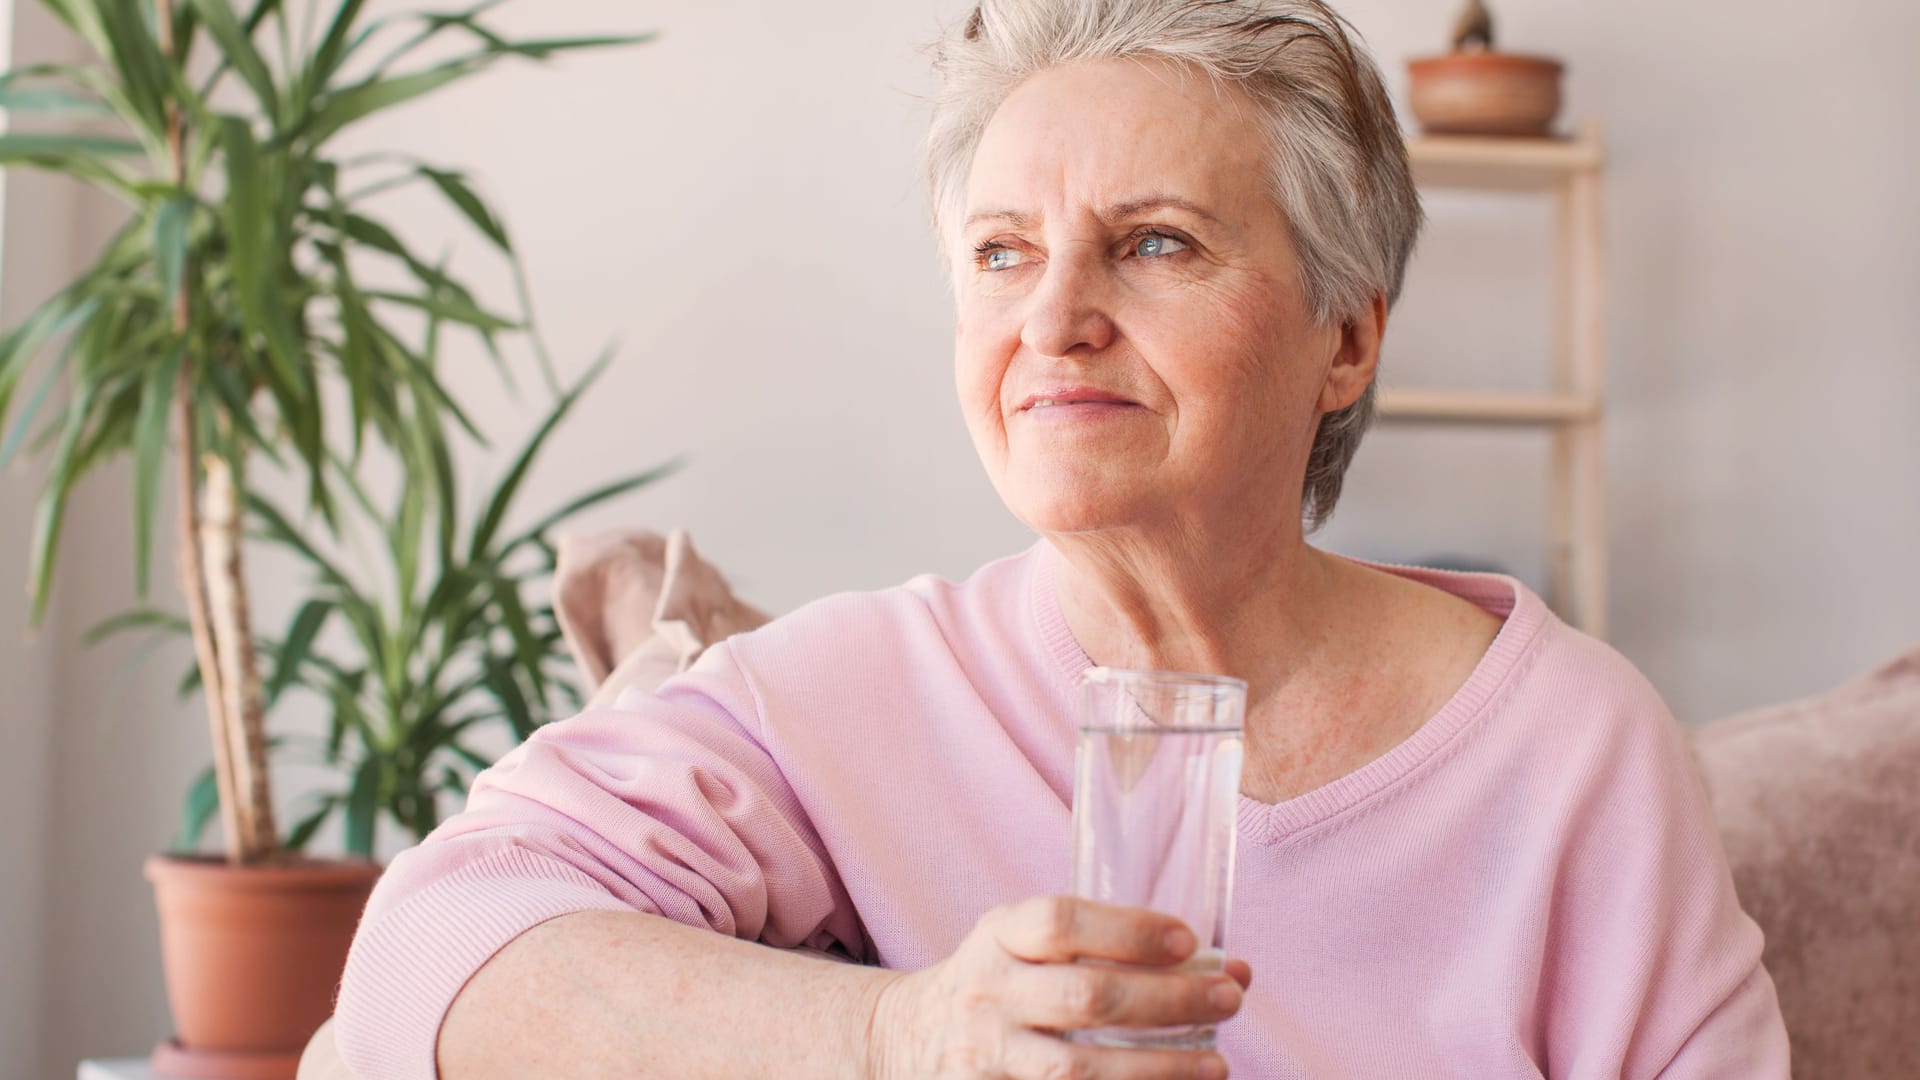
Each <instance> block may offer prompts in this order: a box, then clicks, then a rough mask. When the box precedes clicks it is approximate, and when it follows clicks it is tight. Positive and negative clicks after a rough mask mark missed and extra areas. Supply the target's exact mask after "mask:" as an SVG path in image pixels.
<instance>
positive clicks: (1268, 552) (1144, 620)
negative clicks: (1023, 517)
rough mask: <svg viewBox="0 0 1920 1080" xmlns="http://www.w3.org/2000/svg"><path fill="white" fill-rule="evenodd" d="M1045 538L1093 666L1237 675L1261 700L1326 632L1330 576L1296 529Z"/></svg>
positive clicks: (1330, 565) (1323, 558) (1326, 560)
mask: <svg viewBox="0 0 1920 1080" xmlns="http://www.w3.org/2000/svg"><path fill="white" fill-rule="evenodd" d="M1048 540H1049V541H1050V542H1051V543H1052V545H1053V547H1054V548H1055V550H1057V551H1058V552H1059V553H1060V555H1061V566H1060V572H1059V575H1058V589H1059V600H1060V610H1061V613H1062V614H1063V615H1064V616H1065V618H1066V620H1067V626H1068V627H1069V628H1070V629H1071V630H1072V631H1073V634H1074V637H1075V638H1076V639H1078V640H1079V642H1080V644H1081V647H1082V648H1084V649H1085V650H1086V652H1087V655H1088V657H1089V658H1091V659H1092V660H1093V662H1094V663H1096V664H1101V665H1104V666H1108V667H1130V668H1157V669H1163V670H1174V671H1202V672H1210V673H1214V674H1222V675H1234V676H1237V677H1239V678H1242V679H1245V680H1247V682H1248V683H1249V684H1250V690H1251V692H1252V697H1254V698H1256V699H1258V698H1260V697H1263V696H1264V695H1265V693H1266V692H1268V691H1271V690H1273V689H1276V688H1277V687H1279V686H1280V685H1282V684H1284V683H1285V682H1286V681H1287V679H1288V678H1289V676H1290V675H1291V673H1292V671H1294V670H1296V669H1298V667H1299V666H1300V665H1302V664H1304V663H1307V662H1308V661H1309V660H1310V659H1311V657H1312V656H1313V655H1314V654H1315V652H1316V651H1317V650H1318V648H1319V647H1320V646H1321V645H1323V644H1324V643H1325V640H1326V638H1327V636H1328V634H1327V631H1328V630H1329V629H1330V623H1329V618H1328V616H1329V615H1330V614H1331V611H1332V609H1333V605H1331V604H1329V603H1328V602H1327V601H1328V598H1329V597H1330V595H1331V594H1332V592H1333V591H1334V589H1335V587H1336V585H1335V580H1334V579H1335V576H1336V574H1337V569H1336V567H1335V565H1334V560H1332V559H1331V558H1330V557H1329V556H1327V555H1324V554H1322V553H1321V552H1319V551H1316V550H1315V549H1313V548H1311V547H1309V546H1308V545H1307V544H1306V541H1305V539H1304V537H1303V536H1302V534H1301V532H1300V529H1299V526H1298V524H1297V523H1293V525H1292V528H1291V529H1289V528H1287V527H1286V526H1285V525H1281V526H1276V527H1275V528H1273V529H1272V530H1270V531H1269V532H1267V533H1266V534H1264V535H1258V536H1253V537H1249V535H1248V534H1247V533H1246V532H1245V531H1244V530H1243V531H1239V532H1237V534H1236V535H1235V537H1234V538H1233V539H1232V540H1231V541H1228V540H1225V539H1219V540H1216V539H1214V538H1211V537H1208V536H1207V535H1205V534H1203V533H1200V532H1198V531H1195V530H1187V529H1177V528H1176V529H1167V530H1163V531H1161V532H1160V533H1159V534H1158V535H1152V534H1148V533H1146V532H1145V531H1144V530H1124V531H1123V530H1111V531H1104V532H1098V533H1071V534H1059V535H1050V536H1049V537H1048Z"/></svg>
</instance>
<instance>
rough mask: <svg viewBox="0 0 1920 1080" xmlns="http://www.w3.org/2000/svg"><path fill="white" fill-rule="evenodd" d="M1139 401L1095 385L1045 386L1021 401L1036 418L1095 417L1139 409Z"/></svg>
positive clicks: (1021, 408)
mask: <svg viewBox="0 0 1920 1080" xmlns="http://www.w3.org/2000/svg"><path fill="white" fill-rule="evenodd" d="M1139 407H1140V406H1139V403H1138V402H1134V401H1129V400H1128V399H1126V398H1123V397H1121V396H1120V395H1118V394H1113V393H1108V392H1107V391H1105V390H1095V389H1093V388H1092V387H1084V386H1073V387H1061V388H1058V389H1049V390H1042V391H1040V392H1038V393H1034V394H1029V395H1028V396H1027V399H1026V400H1025V401H1023V402H1021V403H1020V410H1019V411H1021V412H1023V413H1026V414H1027V415H1029V416H1032V417H1035V418H1047V419H1062V420H1065V419H1073V418H1076V417H1095V416H1103V415H1106V414H1109V413H1114V412H1119V411H1122V410H1126V409H1137V408H1139Z"/></svg>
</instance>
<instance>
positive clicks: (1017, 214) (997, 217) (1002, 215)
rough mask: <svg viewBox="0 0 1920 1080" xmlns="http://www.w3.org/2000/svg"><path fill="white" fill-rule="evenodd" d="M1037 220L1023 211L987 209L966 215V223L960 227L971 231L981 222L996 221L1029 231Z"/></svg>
mask: <svg viewBox="0 0 1920 1080" xmlns="http://www.w3.org/2000/svg"><path fill="white" fill-rule="evenodd" d="M1039 220H1040V219H1039V218H1038V217H1037V216H1035V215H1033V214H1029V213H1027V212H1026V211H1024V210H1006V209H1002V208H999V207H988V208H987V209H985V210H975V211H974V212H973V213H971V214H968V215H967V220H966V223H965V224H964V225H963V226H962V227H963V228H968V229H971V228H973V227H974V226H975V225H978V224H980V223H981V222H983V221H998V222H1001V223H1002V224H1005V225H1008V226H1010V227H1012V228H1015V229H1031V228H1033V227H1034V225H1035V224H1037V223H1038V222H1039Z"/></svg>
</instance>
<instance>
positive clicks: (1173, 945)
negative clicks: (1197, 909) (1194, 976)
mask: <svg viewBox="0 0 1920 1080" xmlns="http://www.w3.org/2000/svg"><path fill="white" fill-rule="evenodd" d="M1166 942H1167V951H1168V952H1170V953H1172V954H1173V955H1174V956H1176V957H1180V958H1183V959H1184V958H1185V957H1186V955H1187V954H1188V953H1190V952H1192V951H1193V946H1194V940H1193V931H1191V930H1189V929H1187V928H1186V927H1184V926H1176V927H1174V928H1173V929H1171V930H1169V931H1167V937H1166Z"/></svg>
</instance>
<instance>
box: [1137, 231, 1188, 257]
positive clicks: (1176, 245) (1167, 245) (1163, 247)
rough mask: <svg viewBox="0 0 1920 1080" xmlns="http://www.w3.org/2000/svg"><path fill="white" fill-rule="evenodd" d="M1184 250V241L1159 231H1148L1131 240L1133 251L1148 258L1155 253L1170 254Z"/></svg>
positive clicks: (1185, 248) (1185, 247)
mask: <svg viewBox="0 0 1920 1080" xmlns="http://www.w3.org/2000/svg"><path fill="white" fill-rule="evenodd" d="M1185 250H1187V245H1186V244H1185V243H1184V242H1182V241H1179V240H1175V239H1174V238H1173V237H1171V236H1163V235H1161V234H1160V233H1148V234H1147V235H1145V236H1143V237H1141V238H1140V239H1138V240H1136V241H1134V242H1133V253H1134V254H1135V255H1139V256H1143V257H1145V258H1149V259H1150V258H1153V257H1154V256H1155V255H1172V254H1174V253H1175V252H1180V251H1185Z"/></svg>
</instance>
